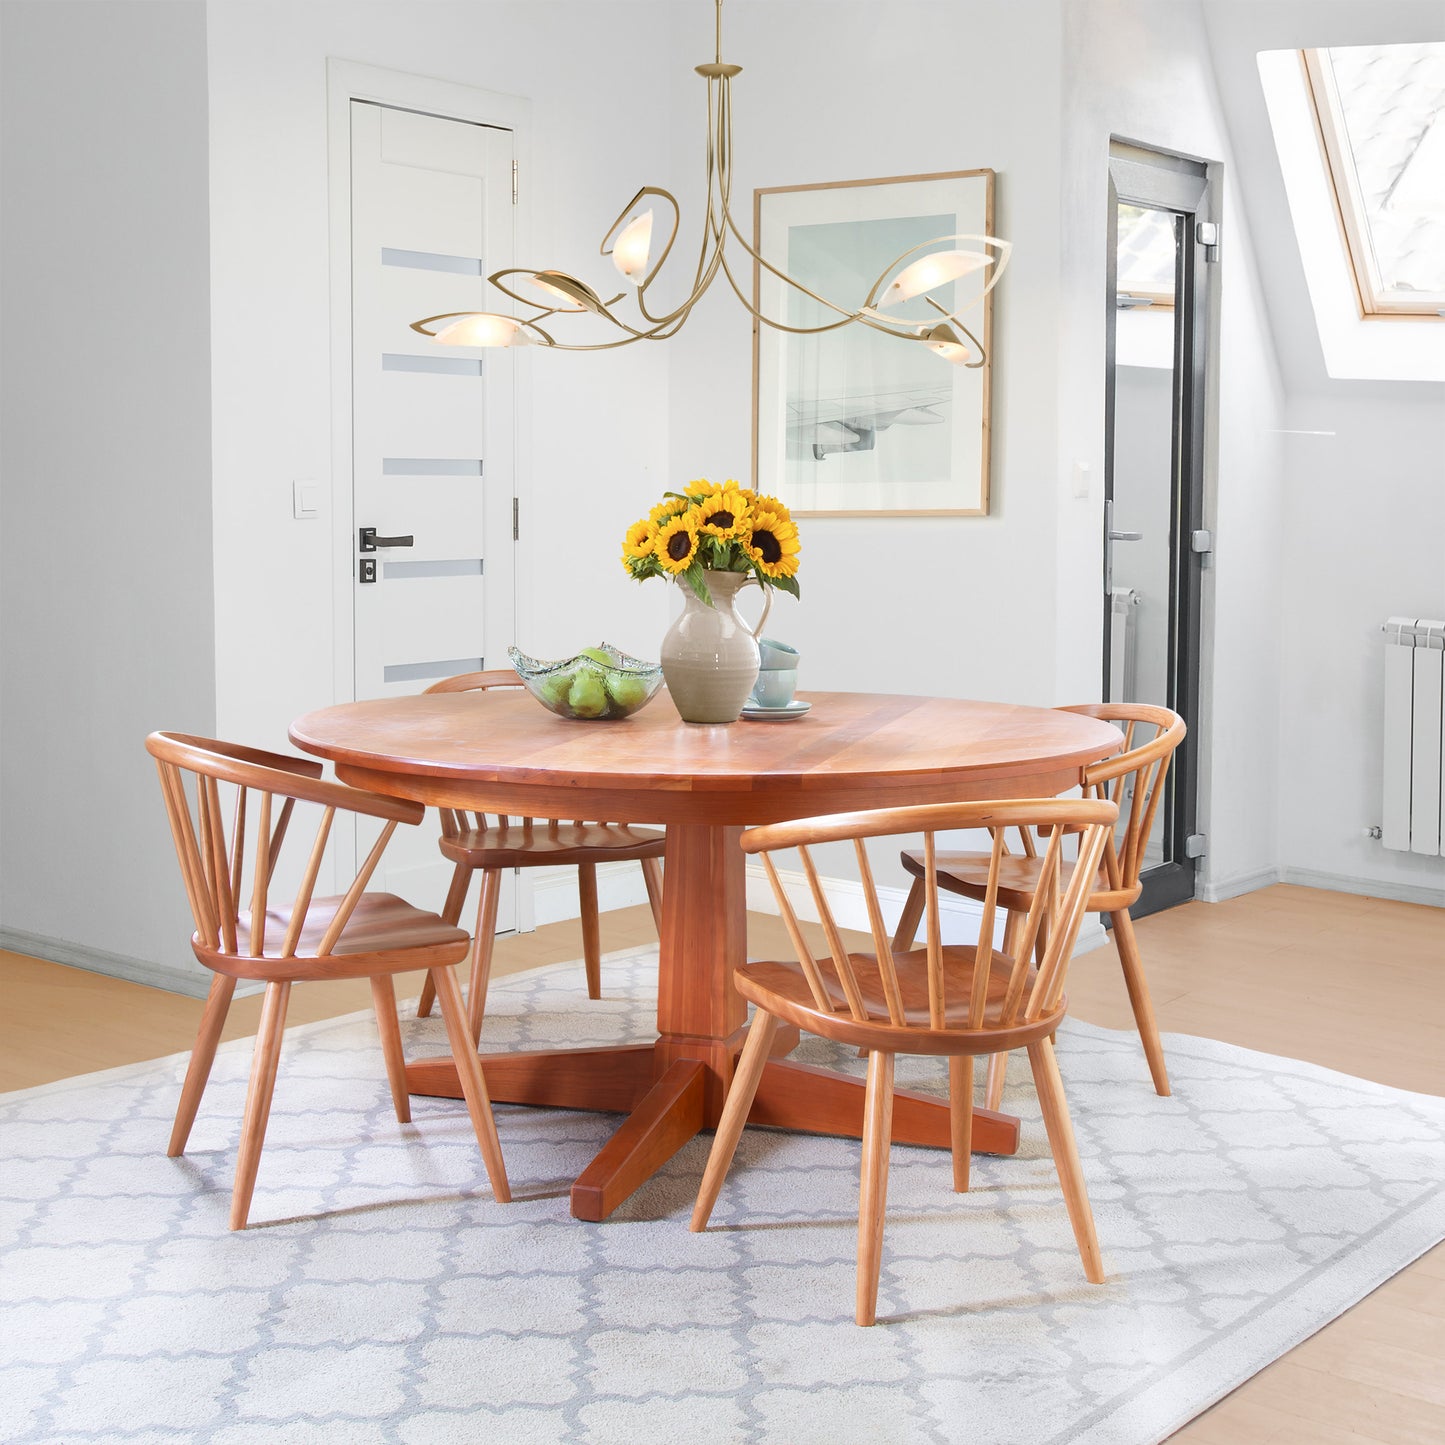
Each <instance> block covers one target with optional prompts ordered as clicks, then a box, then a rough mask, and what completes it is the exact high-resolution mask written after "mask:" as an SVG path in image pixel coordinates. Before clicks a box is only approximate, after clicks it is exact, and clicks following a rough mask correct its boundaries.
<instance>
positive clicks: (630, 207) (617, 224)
mask: <svg viewBox="0 0 1445 1445" xmlns="http://www.w3.org/2000/svg"><path fill="white" fill-rule="evenodd" d="M644 196H660V197H662V199H663V200H665V201H666V202H667V203H668V205H670V206H671V207H672V229H671V231H669V232H668V236H667V244H666V245H665V246H664V247H663V248H662V254H661V255H660V256H659V257H658V258H657V260H656V261H654V262H653V264H652V266H651V267H650V268H649V269H648V272H647V275H646V276H644V277H643V279H642V280H641V281H640V282H639V283H638V288H637V289H638V290H639V291H642V290H645V289H646V287H647V286H648V284H649V283H650V282H651V281H652V278H653V277H654V276H656V275H657V273H658V272H659V271H661V270H662V267H663V263H664V262H665V261H666V260H667V258H668V255H669V254H670V253H671V251H672V246H673V242H674V241H676V240H677V230H678V226H679V225H680V223H681V221H682V207H681V206H679V205H678V203H677V197H676V196H674V195H673V194H672V192H671V191H665V190H663V189H662V187H661V186H643V187H642V189H641V190H639V191H638V193H637V194H636V195H635V196H633V198H632V199H631V200H630V201H629V202H628V203H627V205H626V206H624V207H623V209H622V210H621V211H620V212H619V213H618V216H617V219H616V220H615V221H613V223H612V225H611V227H610V228H609V229H608V232H607V234H606V235H605V236H604V237H603V238H602V244H601V246H599V247H598V254H599V255H602V256H610V255H611V254H612V242H614V241H615V240H616V239H617V233H618V232H619V231H620V230H621V229H622V223H623V222H624V221H625V220H626V219H627V218H628V216H630V215H631V214H632V212H633V211H634V210H635V209H636V207H637V204H638V202H640V201H641V200H642V198H643V197H644ZM624 294H625V293H624ZM609 304H610V303H609Z"/></svg>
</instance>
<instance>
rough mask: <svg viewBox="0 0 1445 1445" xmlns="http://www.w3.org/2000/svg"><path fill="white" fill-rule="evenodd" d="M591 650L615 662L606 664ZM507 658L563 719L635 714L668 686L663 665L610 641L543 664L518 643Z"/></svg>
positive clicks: (536, 694) (534, 693) (545, 704)
mask: <svg viewBox="0 0 1445 1445" xmlns="http://www.w3.org/2000/svg"><path fill="white" fill-rule="evenodd" d="M590 653H600V654H602V655H604V656H605V657H607V658H608V659H609V660H608V661H607V662H603V661H601V660H600V658H599V657H596V656H591V655H589V654H590ZM507 656H508V657H509V658H510V659H511V660H512V666H513V667H514V668H516V669H517V676H518V677H520V678H521V679H522V681H523V683H524V684H525V685H526V688H527V691H528V692H530V693H531V694H532V696H533V697H535V698H536V699H537V701H538V702H540V703H541V704H542V706H543V707H544V708H546V709H547V711H548V712H554V713H556V714H557V716H558V717H565V718H572V719H577V720H579V721H580V720H585V721H595V720H600V719H602V718H623V717H631V716H632V714H633V713H635V712H639V711H641V710H642V709H643V708H645V707H646V706H647V704H648V703H649V702H651V701H652V698H653V696H654V694H655V693H656V692H657V689H658V688H659V687H661V686H662V667H661V665H660V664H659V663H656V662H643V661H642V660H641V659H640V658H636V657H629V656H628V655H627V654H626V653H625V652H622V651H621V650H619V649H618V648H616V647H613V646H612V644H611V643H610V642H604V643H603V644H602V645H601V646H600V647H597V648H591V649H589V651H588V652H579V653H578V654H577V656H576V657H568V658H564V659H562V660H561V661H559V662H540V661H539V660H538V659H537V658H535V657H528V656H527V654H526V653H525V652H519V651H518V650H517V649H516V648H515V647H509V648H508V649H507Z"/></svg>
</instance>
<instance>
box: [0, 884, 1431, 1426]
mask: <svg viewBox="0 0 1445 1445" xmlns="http://www.w3.org/2000/svg"><path fill="white" fill-rule="evenodd" d="M1138 933H1139V943H1140V949H1141V951H1142V953H1143V956H1144V961H1145V965H1146V967H1147V969H1148V972H1149V979H1150V985H1151V988H1152V990H1153V993H1154V1002H1155V1005H1156V1007H1157V1009H1158V1013H1159V1020H1160V1025H1161V1027H1162V1028H1164V1029H1166V1030H1174V1031H1177V1032H1182V1033H1194V1034H1203V1035H1206V1036H1208V1037H1211V1038H1217V1039H1224V1040H1226V1041H1228V1042H1230V1043H1235V1044H1241V1045H1244V1046H1245V1047H1247V1048H1253V1049H1261V1050H1264V1051H1265V1052H1268V1053H1274V1054H1284V1055H1287V1056H1289V1057H1292V1058H1297V1059H1310V1060H1312V1061H1313V1062H1315V1063H1319V1064H1324V1065H1326V1066H1327V1067H1329V1068H1334V1069H1341V1070H1343V1071H1345V1072H1347V1073H1351V1074H1357V1075H1359V1076H1361V1077H1363V1078H1367V1079H1375V1080H1377V1081H1379V1082H1380V1083H1384V1084H1392V1085H1395V1086H1396V1087H1398V1088H1403V1089H1415V1090H1420V1091H1423V1092H1427V1093H1434V1094H1441V1093H1445V913H1441V912H1440V911H1439V910H1438V909H1431V908H1424V907H1420V906H1418V905H1413V904H1406V903H1386V902H1382V901H1379V900H1376V899H1368V898H1358V897H1354V896H1352V895H1349V894H1342V893H1322V892H1318V891H1315V890H1312V889H1304V888H1292V887H1286V886H1278V887H1274V888H1268V889H1264V890H1262V891H1261V892H1259V893H1252V894H1248V895H1247V896H1245V897H1243V898H1236V899H1233V900H1231V901H1230V902H1228V903H1220V904H1203V903H1189V904H1186V905H1184V906H1183V907H1181V908H1176V909H1172V910H1171V911H1170V912H1168V913H1164V914H1159V915H1156V916H1155V917H1153V918H1147V919H1144V920H1143V921H1141V922H1140V923H1139V925H1138ZM655 937H656V935H655V933H654V932H653V927H652V919H651V915H650V914H649V912H648V910H647V909H646V908H632V909H626V910H623V911H621V912H618V913H612V914H608V915H607V916H606V918H604V920H603V947H604V948H605V949H613V948H625V947H628V946H629V945H631V944H635V943H647V942H651V941H653V940H654V939H655ZM749 952H750V953H751V954H752V955H753V956H754V957H757V956H759V955H766V954H768V953H775V954H776V955H777V956H779V957H787V956H790V954H789V953H788V945H787V941H786V938H785V936H784V934H783V930H782V927H781V925H780V923H779V922H778V920H777V919H774V918H766V917H761V916H758V915H753V916H752V917H750V919H749ZM581 953H582V939H581V933H580V930H579V928H578V926H577V925H576V924H575V923H559V924H552V925H550V926H548V927H546V928H541V929H538V930H537V932H535V933H531V934H527V935H524V936H521V937H515V938H505V939H499V940H498V942H497V949H496V955H495V963H494V972H495V973H499V974H500V973H515V972H519V971H520V970H522V969H526V968H533V967H536V966H538V965H541V964H547V963H556V962H562V961H565V960H568V959H576V958H580V956H581ZM578 972H579V975H580V972H581V965H580V964H579V965H578ZM419 987H420V977H419V976H417V977H416V978H411V977H407V976H403V977H401V978H399V979H398V981H397V992H398V994H401V995H403V996H405V995H406V994H407V993H408V992H411V993H415V992H416V991H417V990H418V989H419ZM1069 993H1070V996H1071V999H1072V1009H1071V1011H1072V1012H1073V1013H1075V1014H1077V1015H1078V1016H1079V1017H1080V1018H1084V1019H1088V1020H1091V1021H1092V1022H1095V1023H1100V1024H1105V1025H1109V1026H1112V1027H1127V1026H1128V1025H1129V1024H1130V1015H1129V1006H1128V1000H1127V997H1126V995H1125V993H1124V987H1123V982H1122V979H1121V977H1120V973H1119V968H1118V964H1117V962H1116V960H1115V956H1114V952H1113V949H1112V947H1107V948H1102V949H1098V950H1095V951H1094V952H1092V953H1088V954H1084V955H1082V956H1080V958H1079V959H1078V960H1077V961H1076V963H1075V965H1074V970H1073V973H1072V975H1071V980H1070V988H1069ZM0 999H3V1012H0V1089H18V1088H25V1087H27V1086H29V1085H31V1084H38V1083H44V1082H47V1081H49V1080H51V1079H56V1078H64V1077H67V1076H69V1075H71V1074H75V1073H81V1072H85V1071H87V1070H90V1069H102V1068H109V1067H111V1066H113V1065H116V1064H123V1063H131V1062H135V1061H138V1060H141V1059H148V1058H155V1057H157V1056H159V1055H162V1054H168V1053H175V1052H178V1051H180V1050H183V1049H186V1048H188V1047H189V1046H190V1042H191V1036H192V1034H193V1033H194V1030H195V1027H196V1023H197V1020H198V1019H199V1017H200V1008H201V1005H200V1003H199V1002H198V1001H196V1000H192V999H185V998H180V997H178V996H177V995H174V994H168V993H161V992H159V991H157V990H155V989H147V988H142V987H140V986H138V985H135V984H126V983H120V982H118V981H116V980H114V979H109V978H104V977H101V976H100V975H97V974H89V973H83V972H81V971H79V970H77V969H71V968H63V967H61V966H59V965H58V964H52V963H42V962H38V961H36V960H34V959H27V958H22V957H20V956H19V955H17V954H7V953H0ZM259 1005H260V999H259V997H256V998H249V999H244V1000H238V1001H237V1003H236V1005H235V1006H234V1008H233V1009H232V1012H231V1018H230V1020H229V1022H228V1026H227V1030H226V1037H228V1038H235V1037H244V1036H245V1035H247V1034H249V1033H253V1032H254V1031H255V1028H256V1020H257V1015H258V1013H259ZM369 1007H370V992H369V989H368V986H367V984H366V982H365V980H361V981H359V982H355V983H334V984H298V985H297V986H296V987H295V988H294V989H293V991H292V996H291V1006H290V1009H289V1010H288V1015H287V1017H288V1022H294V1023H301V1022H305V1021H307V1020H311V1019H319V1018H327V1017H331V1016H333V1015H336V1014H340V1013H349V1012H352V1011H354V1010H357V1009H364V1008H369ZM1442 1359H1445V1248H1437V1249H1435V1250H1434V1251H1432V1252H1431V1253H1430V1254H1428V1255H1426V1256H1425V1257H1424V1258H1423V1259H1421V1260H1419V1261H1418V1262H1417V1263H1416V1264H1414V1265H1413V1266H1411V1267H1410V1268H1409V1269H1407V1270H1405V1271H1404V1272H1402V1273H1401V1274H1399V1275H1396V1276H1395V1278H1393V1279H1391V1280H1389V1281H1388V1282H1387V1283H1386V1284H1385V1285H1384V1286H1382V1287H1381V1288H1380V1289H1378V1290H1376V1291H1375V1293H1374V1294H1372V1295H1370V1296H1369V1297H1368V1298H1367V1299H1365V1300H1363V1301H1361V1302H1360V1303H1359V1304H1358V1305H1356V1306H1355V1308H1354V1309H1352V1310H1350V1311H1348V1312H1347V1313H1346V1314H1344V1315H1343V1316H1341V1317H1340V1318H1339V1319H1338V1320H1336V1321H1334V1323H1332V1324H1330V1325H1327V1326H1326V1327H1325V1328H1324V1329H1323V1330H1321V1331H1320V1332H1319V1333H1318V1334H1316V1335H1314V1336H1313V1337H1312V1338H1310V1339H1308V1340H1306V1341H1305V1342H1304V1343H1303V1344H1301V1345H1300V1346H1298V1347H1297V1348H1296V1349H1294V1350H1291V1351H1290V1353H1289V1354H1287V1355H1285V1356H1284V1357H1283V1358H1282V1359H1280V1360H1277V1361H1276V1362H1275V1363H1274V1364H1273V1365H1270V1366H1269V1367H1268V1368H1267V1369H1265V1370H1263V1371H1261V1372H1260V1373H1259V1374H1258V1375H1256V1376H1255V1377H1254V1378H1253V1379H1251V1380H1249V1381H1247V1382H1246V1383H1245V1384H1244V1385H1242V1386H1240V1388H1239V1389H1237V1390H1236V1391H1235V1392H1234V1393H1233V1394H1232V1395H1230V1396H1228V1397H1227V1398H1226V1399H1224V1400H1222V1401H1220V1403H1219V1404H1218V1405H1216V1406H1215V1407H1214V1408H1213V1409H1212V1410H1209V1411H1208V1412H1206V1413H1205V1414H1204V1415H1201V1416H1200V1417H1199V1418H1198V1419H1197V1420H1194V1421H1192V1422H1191V1423H1190V1424H1189V1425H1187V1426H1186V1427H1185V1428H1184V1429H1183V1430H1181V1431H1180V1432H1179V1433H1178V1434H1177V1435H1176V1436H1175V1437H1174V1439H1175V1440H1176V1441H1185V1442H1188V1445H1361V1442H1369V1441H1375V1442H1380V1445H1414V1442H1419V1445H1427V1442H1428V1445H1438V1442H1440V1441H1445V1368H1442V1366H1441V1360H1442Z"/></svg>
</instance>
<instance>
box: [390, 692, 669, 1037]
mask: <svg viewBox="0 0 1445 1445" xmlns="http://www.w3.org/2000/svg"><path fill="white" fill-rule="evenodd" d="M521 685H522V681H521V679H520V678H519V677H518V676H517V674H516V673H515V672H508V671H505V670H503V669H500V668H498V669H494V670H493V671H490V672H464V673H460V674H459V675H458V676H456V677H447V678H443V679H442V680H441V681H440V682H435V683H433V684H432V685H431V686H430V687H429V688H427V692H429V693H433V692H482V691H485V690H488V689H490V688H519V687H521ZM439 811H440V813H441V824H442V833H441V837H440V838H439V839H438V840H437V843H438V846H439V847H440V848H441V851H442V856H443V857H445V858H447V859H449V860H450V861H451V863H452V864H453V865H454V866H453V870H452V884H451V888H450V889H449V890H448V892H447V898H446V903H445V904H444V905H443V906H442V917H443V918H445V919H446V920H447V922H449V923H455V922H456V921H457V920H458V919H459V918H460V917H461V916H462V909H463V907H465V905H466V898H467V892H468V890H469V889H470V887H471V883H472V875H473V874H474V873H480V874H481V875H482V889H481V898H480V899H479V901H478V904H477V924H476V928H475V929H474V930H473V939H472V967H471V980H470V982H469V983H468V984H467V1023H468V1026H469V1027H470V1028H471V1031H472V1038H473V1040H480V1039H481V1036H482V1017H483V1013H484V1011H485V1008H486V1000H487V980H488V978H489V977H490V975H491V970H492V949H493V947H494V944H495V939H496V931H497V908H498V905H499V903H500V901H501V896H502V873H503V871H504V870H506V869H508V868H562V867H574V868H576V870H577V898H578V904H579V908H580V912H581V916H582V965H583V969H584V971H585V973H586V977H587V996H588V998H601V997H602V932H601V926H600V924H599V922H598V916H597V915H598V908H597V865H598V864H599V863H640V864H641V865H642V878H643V882H644V884H645V885H646V887H647V901H648V903H649V904H650V905H651V906H652V916H653V919H654V921H655V922H656V924H657V927H658V929H659V930H661V928H662V867H661V865H660V863H659V861H658V860H659V859H660V858H661V857H662V856H663V853H664V852H665V850H666V847H667V835H666V833H663V832H662V831H660V830H659V829H657V828H638V827H634V826H633V825H632V824H630V823H606V822H604V823H588V822H583V821H580V820H578V821H574V822H556V821H550V820H548V819H545V818H507V817H499V818H497V820H496V822H495V823H493V822H490V821H489V820H488V815H487V814H484V813H467V812H463V811H461V810H459V809H453V808H442V809H440V810H439ZM435 997H436V995H435V993H434V992H433V989H432V985H431V980H430V979H428V980H427V982H426V983H425V984H424V985H423V986H422V991H421V998H420V999H418V1000H417V1006H416V1013H417V1017H418V1018H425V1017H426V1016H427V1015H428V1014H429V1013H430V1012H431V1007H432V1003H433V1002H434V1000H435Z"/></svg>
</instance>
